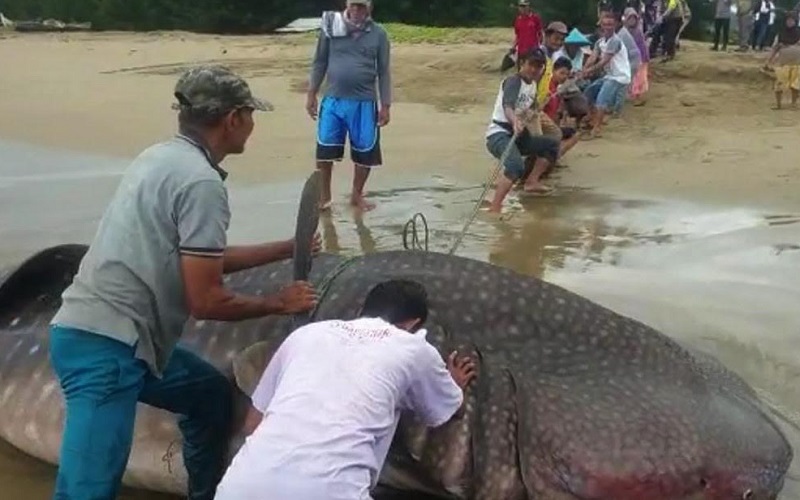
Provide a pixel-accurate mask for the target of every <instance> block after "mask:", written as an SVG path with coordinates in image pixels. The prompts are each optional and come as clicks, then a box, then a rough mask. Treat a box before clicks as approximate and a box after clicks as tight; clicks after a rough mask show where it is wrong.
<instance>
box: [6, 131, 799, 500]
mask: <svg viewBox="0 0 800 500" xmlns="http://www.w3.org/2000/svg"><path fill="white" fill-rule="evenodd" d="M0 146H2V144H0ZM7 165H8V164H6V165H3V166H2V167H0V180H3V179H5V180H6V181H7V182H6V183H2V182H0V241H3V242H4V245H3V249H2V253H0V261H2V263H3V264H7V263H9V262H11V261H13V260H17V259H19V258H23V257H25V256H27V255H30V254H31V253H33V252H34V251H37V250H40V249H41V248H43V247H44V246H47V245H51V244H55V243H63V242H67V241H72V242H88V241H89V239H90V238H91V236H92V235H93V232H94V227H95V226H96V222H97V220H98V219H99V217H100V215H101V214H102V210H103V208H104V206H105V203H106V200H107V199H108V197H109V196H110V195H111V193H112V192H113V189H114V187H115V186H116V182H117V179H116V178H115V177H114V175H113V172H112V173H110V174H109V173H108V172H107V171H104V173H103V174H102V175H97V176H96V177H95V178H93V180H92V182H89V183H87V182H86V181H85V178H84V177H82V176H80V175H72V173H74V172H78V171H80V169H81V168H84V169H85V168H86V162H77V161H76V162H73V163H72V164H71V165H72V168H71V169H70V168H66V167H63V168H62V171H60V172H59V173H58V174H59V175H58V176H57V179H56V178H55V177H54V178H52V179H51V178H47V179H45V178H38V177H36V176H38V175H39V174H40V172H37V171H36V169H32V170H30V171H29V173H28V174H26V175H29V176H31V175H32V176H34V177H36V178H35V179H34V178H25V179H18V178H14V182H13V183H12V182H11V181H9V179H11V178H12V177H14V176H15V175H18V172H13V171H9V170H8V168H9V167H8V166H7ZM60 165H62V166H63V165H65V163H64V162H62V163H60ZM66 165H67V166H69V165H70V163H69V162H66ZM87 172H88V171H87ZM41 175H43V176H45V177H46V176H47V174H46V173H43V172H41ZM87 175H88V174H87ZM389 182H391V186H390V185H388V184H389ZM301 185H302V183H301V182H296V183H290V184H281V185H236V184H235V183H233V184H232V185H231V187H230V198H231V203H232V205H233V207H232V208H233V213H234V217H233V221H232V226H231V241H232V242H240V241H246V242H252V241H265V240H268V239H272V238H279V237H288V236H289V235H290V234H291V233H292V228H291V227H290V225H291V224H292V223H293V221H294V212H295V210H296V200H297V197H298V195H299V192H300V189H301ZM87 186H91V187H90V191H88V192H90V193H91V195H92V196H87ZM374 189H375V191H374V192H373V193H372V197H373V199H374V201H376V202H377V203H378V208H377V209H376V210H375V211H373V212H370V213H368V214H366V215H363V216H362V215H359V214H358V213H356V212H355V211H353V210H351V209H349V208H348V207H346V205H343V204H341V203H338V204H336V205H334V209H333V211H332V212H331V213H327V214H323V215H322V217H321V218H320V232H321V234H322V237H323V244H324V248H325V250H326V251H328V252H333V253H340V254H345V255H356V254H363V253H371V252H375V251H381V250H397V249H401V248H402V233H403V228H404V225H405V224H406V221H407V220H409V219H410V218H411V217H412V216H413V215H414V214H415V213H417V212H420V213H423V214H424V215H425V217H426V219H427V223H428V228H429V238H430V239H429V241H428V246H429V249H430V250H431V251H439V252H447V251H449V249H450V248H451V246H452V244H453V241H454V240H455V238H456V236H457V235H458V233H459V232H460V231H461V229H462V227H463V223H464V217H466V215H467V214H469V213H470V211H471V209H472V208H473V206H474V203H475V197H476V196H477V195H478V193H479V192H480V191H481V187H480V186H474V185H472V186H465V185H462V184H459V183H458V182H455V181H451V180H448V179H444V178H441V177H435V178H434V177H431V178H422V179H420V178H414V179H398V178H393V179H391V181H386V180H382V179H376V181H375V183H374ZM514 205H515V206H514V208H513V209H512V211H511V214H510V217H506V218H504V219H497V218H494V217H489V216H485V215H483V214H482V215H479V216H478V217H477V218H476V220H475V221H474V222H473V223H472V224H471V225H470V227H469V229H468V231H467V233H466V236H465V239H464V242H463V244H462V246H461V248H460V249H459V252H458V254H459V255H462V256H466V257H472V258H476V259H480V260H484V261H489V262H492V263H494V264H496V265H500V266H505V267H509V268H512V269H514V270H516V271H518V272H521V273H525V274H529V275H534V276H539V277H543V278H544V279H546V280H548V281H551V282H554V283H556V284H559V285H561V286H564V287H566V288H569V289H571V290H573V291H575V292H577V293H580V294H582V295H585V296H587V297H589V298H590V299H593V300H595V301H597V302H599V303H601V304H604V305H607V306H608V307H611V308H612V309H615V310H617V311H618V312H620V313H622V314H626V315H629V316H632V317H634V318H637V319H640V320H642V321H644V322H646V323H648V324H650V325H652V326H655V327H656V328H658V329H661V330H662V331H664V332H665V333H668V334H670V335H672V336H674V337H675V338H676V339H679V341H682V342H686V343H687V344H690V345H692V346H695V347H699V348H702V349H704V350H707V351H709V352H712V353H713V354H715V355H717V356H719V357H720V359H722V360H723V362H724V363H725V364H727V365H728V366H729V367H731V368H732V369H734V370H736V371H738V372H739V373H740V374H742V375H743V376H744V377H745V378H746V379H747V380H748V381H749V382H750V383H751V384H752V385H754V386H755V387H756V388H757V389H758V390H760V391H761V392H762V394H764V396H765V398H766V399H767V400H768V401H770V403H771V404H772V405H773V406H774V407H776V408H777V409H779V411H780V412H781V413H782V414H783V415H785V416H786V418H785V420H786V421H787V422H789V423H800V397H798V396H797V394H796V391H794V388H795V387H797V383H798V382H800V359H798V358H797V356H796V354H794V353H795V352H796V348H795V336H796V335H797V332H798V331H800V313H798V312H796V311H797V306H796V304H797V303H798V301H800V283H798V282H797V280H796V278H795V277H796V270H797V269H798V268H800V217H798V216H796V215H792V214H766V215H764V214H760V213H756V212H752V211H749V210H746V209H741V208H738V209H727V208H711V207H704V206H698V205H693V204H688V203H679V202H675V201H659V200H619V199H614V198H610V197H606V196H602V195H599V194H596V193H592V192H590V191H586V190H580V189H562V190H561V191H560V193H558V194H556V195H554V196H551V197H546V198H537V199H533V200H526V201H524V202H519V203H516V204H514ZM264 214H269V217H264V216H263V215H264ZM786 428H787V433H788V434H789V436H790V439H791V440H792V441H793V443H794V444H795V446H798V443H800V433H799V432H797V431H796V430H794V429H793V428H792V427H791V425H786ZM796 449H800V448H796ZM53 470H54V469H53V468H52V467H50V466H47V465H44V464H42V463H40V462H38V461H36V460H33V459H30V458H28V457H25V456H22V455H21V453H19V452H17V451H16V450H13V449H11V448H10V447H9V446H7V445H2V446H0V482H2V484H4V488H10V489H9V490H7V491H11V492H12V493H13V494H12V495H11V498H47V497H48V496H49V494H50V492H51V491H52V480H53ZM792 475H793V476H792V478H790V479H789V480H788V482H787V486H786V491H785V493H784V495H783V496H782V498H800V483H798V481H797V480H796V479H793V478H797V477H800V472H798V470H797V465H796V464H795V465H794V467H793V469H792ZM5 485H10V486H5ZM125 495H126V496H123V497H121V498H128V499H131V500H133V499H142V500H143V499H158V498H167V497H164V496H161V495H156V494H152V493H146V492H126V493H125Z"/></svg>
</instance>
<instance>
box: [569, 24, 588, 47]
mask: <svg viewBox="0 0 800 500" xmlns="http://www.w3.org/2000/svg"><path fill="white" fill-rule="evenodd" d="M564 43H573V44H575V45H591V44H592V42H590V41H589V39H588V38H586V35H584V34H583V33H581V32H580V31H578V28H572V31H570V32H569V35H567V37H566V38H565V39H564Z"/></svg>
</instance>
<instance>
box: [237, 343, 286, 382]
mask: <svg viewBox="0 0 800 500" xmlns="http://www.w3.org/2000/svg"><path fill="white" fill-rule="evenodd" d="M276 349H277V344H276V343H274V342H268V341H262V342H256V343H255V344H253V345H251V346H250V347H248V348H247V349H244V350H242V351H241V352H240V353H239V354H237V355H236V357H235V358H233V378H234V380H235V382H236V386H237V387H239V389H240V390H241V391H242V392H244V393H245V394H247V395H248V396H251V395H252V394H253V391H254V390H255V389H256V385H258V381H259V380H260V379H261V375H262V374H263V373H264V369H265V368H266V367H267V363H268V362H269V360H270V359H271V358H272V355H273V354H275V350H276Z"/></svg>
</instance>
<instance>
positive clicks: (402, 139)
mask: <svg viewBox="0 0 800 500" xmlns="http://www.w3.org/2000/svg"><path fill="white" fill-rule="evenodd" d="M510 37H511V33H510V31H505V30H478V34H477V35H475V36H470V37H467V38H466V39H465V40H464V41H463V43H459V44H457V45H456V44H449V45H433V44H403V43H397V44H394V46H393V73H394V75H393V77H394V88H395V95H396V103H395V105H394V106H393V108H392V122H391V124H390V125H389V126H388V127H387V128H386V129H385V130H384V131H383V132H382V141H383V149H384V159H385V166H384V167H383V168H381V169H380V170H378V171H377V172H376V173H375V174H374V177H373V178H371V179H370V183H369V184H368V187H367V191H368V192H367V195H368V196H370V197H372V198H373V199H374V200H375V201H376V202H377V203H378V209H377V210H376V211H375V212H372V213H370V214H368V215H367V216H365V217H364V218H363V219H362V218H359V217H353V216H352V215H351V214H350V213H349V212H348V211H346V210H344V203H345V199H346V198H345V195H346V192H347V189H348V187H349V184H350V179H351V168H350V163H349V162H345V163H343V164H342V166H341V167H339V168H337V169H336V173H335V179H334V190H335V197H336V198H335V200H334V201H335V202H336V203H337V206H335V207H334V212H333V215H330V216H327V217H324V218H323V219H322V220H321V230H322V232H323V238H324V241H325V249H326V250H327V251H331V252H340V253H343V254H357V253H367V252H371V251H375V250H383V249H397V248H400V244H401V238H400V233H401V231H402V228H403V224H404V223H405V222H406V220H408V217H409V216H410V215H412V214H413V213H414V212H416V211H421V212H424V213H425V214H426V216H427V217H428V220H429V223H430V226H431V249H432V250H440V251H447V249H448V248H449V245H450V244H451V242H452V240H453V238H454V236H455V234H457V233H458V231H460V230H461V227H462V224H463V222H464V218H465V217H466V215H467V214H468V213H469V212H470V211H471V210H472V208H473V206H474V204H475V201H476V196H477V195H478V194H479V193H480V183H482V182H483V181H484V180H485V179H486V178H487V176H488V174H489V173H490V171H491V170H492V169H493V168H494V166H495V164H494V161H493V159H492V158H491V156H490V155H489V153H488V152H487V151H486V149H485V145H484V132H485V129H486V126H487V124H488V121H489V117H490V113H491V106H492V103H493V101H494V99H495V96H496V93H497V90H498V86H499V84H500V81H501V75H500V73H499V71H498V69H497V68H498V66H499V63H500V58H501V57H502V55H503V53H504V51H505V50H507V47H508V44H509V42H510ZM682 46H683V48H682V50H681V51H680V52H679V55H678V58H677V59H676V60H675V61H673V62H672V63H670V64H666V65H660V64H658V63H657V62H655V63H654V64H653V66H652V67H651V68H652V69H651V75H652V76H651V92H650V94H649V98H648V101H647V103H646V104H645V105H644V106H641V107H632V106H628V107H627V108H626V109H625V111H624V113H623V116H622V117H621V118H619V119H615V120H612V121H611V123H610V125H609V126H608V127H607V128H606V129H605V130H604V137H603V138H601V139H597V140H593V141H588V142H581V143H579V144H578V146H577V147H576V148H575V149H574V150H573V152H571V153H570V154H569V155H568V156H567V157H566V158H565V163H566V164H567V165H568V166H569V168H566V169H563V170H558V171H557V172H556V173H555V174H554V175H553V179H552V181H551V182H552V183H553V184H554V185H555V186H556V187H557V193H556V196H553V197H549V198H541V199H535V200H528V201H526V202H525V203H524V204H520V203H518V202H512V203H511V205H513V207H512V212H513V213H514V216H513V217H512V218H511V219H510V220H503V221H500V222H498V221H497V220H494V219H490V218H489V217H485V218H484V217H479V218H478V220H476V222H475V223H474V224H473V226H472V229H471V232H470V235H469V237H468V238H466V239H465V243H464V246H463V248H462V250H461V251H460V252H459V254H460V255H465V256H469V257H474V258H478V259H482V260H486V261H490V262H492V263H494V264H497V265H502V266H507V267H509V268H511V269H514V270H515V271H518V272H522V273H526V274H530V275H534V276H539V277H543V278H545V279H548V280H549V281H552V282H553V283H556V284H560V285H561V286H565V287H567V288H569V289H571V290H573V291H575V292H577V293H581V294H583V295H585V296H586V297H589V298H591V299H592V300H595V301H597V302H599V303H601V304H603V305H606V306H608V307H610V308H613V309H615V310H617V311H619V312H621V313H623V314H626V315H630V316H631V317H634V318H636V319H639V320H640V321H643V322H646V323H648V324H650V325H652V326H655V327H656V328H658V329H660V330H662V331H663V332H664V333H667V334H668V335H671V336H674V337H676V338H679V339H681V340H683V341H686V342H687V343H689V344H691V345H694V346H699V347H701V348H702V349H705V350H707V351H708V352H711V353H714V354H715V355H717V356H719V357H720V359H721V360H722V361H723V362H724V363H725V364H726V365H728V366H729V367H731V368H733V369H734V370H736V371H737V372H739V373H740V374H741V375H742V376H743V377H745V379H746V380H747V381H748V382H750V383H751V384H753V385H754V387H756V388H757V390H758V391H759V393H760V394H762V395H764V397H765V399H767V400H768V401H770V403H771V404H772V405H773V406H775V407H777V408H780V409H781V411H783V412H784V414H785V415H788V417H787V419H788V421H790V422H791V423H793V425H794V426H795V427H794V428H795V430H797V429H800V397H798V395H797V391H796V387H797V383H798V382H800V356H798V354H797V349H796V335H797V332H798V331H800V330H799V329H800V314H798V313H796V312H794V311H796V303H797V300H798V299H800V286H798V284H797V280H796V278H795V275H796V269H797V268H798V266H800V252H799V251H798V249H800V246H798V245H797V243H798V241H800V236H799V235H798V230H800V216H798V215H797V214H800V196H798V193H799V192H800V163H798V152H800V149H799V148H798V137H800V135H798V132H800V111H792V110H788V109H787V110H784V111H772V110H771V109H770V108H771V106H772V104H773V101H774V98H773V93H772V89H771V81H770V79H769V77H767V76H766V75H765V74H763V73H761V72H760V71H759V67H760V66H761V65H763V62H764V60H765V58H766V55H765V54H763V53H762V54H758V55H753V54H734V53H727V54H720V53H717V52H712V51H710V50H709V46H708V45H707V44H700V43H693V42H682ZM313 47H314V38H313V36H309V35H288V36H280V37H266V36H245V37H225V36H210V35H196V34H189V33H177V32H169V33H165V32H155V33H90V34H89V33H73V34H27V35H23V34H14V33H8V32H5V33H4V32H0V60H2V61H4V62H5V64H4V66H3V69H2V71H0V89H1V90H2V92H0V152H3V153H4V154H6V155H7V156H6V158H5V160H4V162H2V163H0V242H2V245H0V267H2V266H4V265H7V264H9V263H11V262H15V261H17V260H18V259H21V258H23V257H25V256H28V255H30V254H31V253H32V252H34V251H37V250H40V249H42V248H43V247H45V246H47V245H54V244H58V243H65V242H67V241H69V242H88V240H89V239H90V238H91V236H92V234H93V232H94V230H95V228H96V222H97V220H98V218H99V216H100V215H101V213H102V209H103V208H104V206H105V203H106V201H107V199H108V197H109V196H110V195H111V193H112V192H113V190H114V189H115V187H116V183H117V181H118V175H119V173H120V172H121V170H122V169H124V167H125V165H126V163H127V161H128V160H129V159H130V158H132V157H133V156H135V155H136V154H138V153H139V152H140V151H141V150H142V149H143V148H146V147H147V146H149V145H150V144H152V143H154V142H156V141H160V140H162V139H165V138H168V137H169V136H170V135H171V134H173V133H174V132H175V112H174V111H173V110H171V109H170V105H171V103H172V102H173V100H174V99H173V97H172V88H173V86H174V83H175V80H176V79H177V77H178V75H179V73H180V72H181V71H182V70H183V69H185V68H186V67H187V66H188V65H190V64H192V63H196V62H204V61H214V62H222V63H225V64H227V65H229V66H231V67H232V68H234V69H236V70H237V71H239V72H241V73H242V74H244V75H245V76H246V77H247V78H248V81H249V82H250V84H251V87H252V88H253V90H254V92H255V93H256V94H258V95H260V96H262V97H264V98H266V99H268V100H269V101H271V102H272V103H273V104H274V106H275V108H276V109H275V111H274V112H273V113H269V114H260V115H257V117H256V119H257V123H256V130H255V132H254V134H253V136H252V138H251V139H250V142H249V143H248V150H247V151H246V153H245V154H244V155H241V156H238V157H231V158H229V159H227V160H226V162H225V166H226V168H227V169H228V170H229V171H230V172H231V176H230V177H229V181H228V183H229V186H230V189H231V193H232V194H231V203H232V208H233V212H234V220H233V226H232V228H231V241H232V242H246V241H262V240H263V239H264V235H269V236H270V238H273V237H278V236H280V237H285V236H288V235H289V234H290V231H291V228H292V226H293V224H294V217H295V214H296V200H297V196H296V195H297V193H298V192H299V188H300V185H301V182H302V180H303V179H304V178H305V177H306V175H307V174H308V173H309V172H310V171H311V169H313V166H314V137H315V127H314V122H312V121H311V119H310V118H309V117H308V116H307V115H306V113H305V110H304V100H305V97H304V89H305V82H306V79H307V74H308V68H309V63H310V58H311V55H312V52H313ZM512 198H513V197H512ZM520 205H522V207H520ZM265 214H267V215H268V216H265ZM790 437H791V440H792V442H793V444H794V446H795V450H797V449H798V448H797V446H798V443H800V431H798V432H796V431H792V432H791V435H790ZM791 474H792V477H791V478H790V480H789V482H788V483H787V488H786V490H785V492H784V494H783V495H782V496H781V498H782V499H800V481H799V480H798V479H797V478H799V477H800V466H799V465H798V464H797V463H795V465H794V466H793V468H792V470H791ZM53 476H54V469H53V468H52V467H50V466H45V465H43V464H41V463H40V462H38V461H36V460H34V459H30V458H28V457H23V456H22V454H21V452H19V451H18V450H14V449H12V448H11V447H10V445H7V444H5V443H3V444H0V481H2V482H3V484H4V485H10V486H8V487H7V488H8V489H7V492H8V494H9V495H10V496H9V498H11V499H12V500H16V499H17V498H20V499H22V498H31V499H45V498H49V495H50V494H51V492H52V481H53ZM4 488H6V486H4ZM4 498H5V497H4ZM121 498H128V499H137V500H145V499H147V500H154V499H158V498H164V497H162V496H160V495H157V494H152V493H147V492H144V493H143V492H126V493H125V495H124V496H123V497H121Z"/></svg>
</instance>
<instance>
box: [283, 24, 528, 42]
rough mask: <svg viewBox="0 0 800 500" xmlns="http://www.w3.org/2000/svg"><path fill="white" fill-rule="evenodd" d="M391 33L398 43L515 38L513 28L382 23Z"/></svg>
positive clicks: (313, 34) (311, 35) (304, 36)
mask: <svg viewBox="0 0 800 500" xmlns="http://www.w3.org/2000/svg"><path fill="white" fill-rule="evenodd" d="M381 24H382V26H383V27H384V28H386V31H387V32H388V33H389V39H390V40H391V41H392V43H397V44H432V45H458V44H461V43H474V44H497V43H502V44H508V45H509V46H511V42H512V41H513V40H514V33H513V31H512V30H511V28H510V27H509V28H441V27H436V26H415V25H411V24H402V23H385V24H384V23H381ZM317 36H318V32H316V31H315V32H310V33H303V34H301V35H299V36H297V35H289V36H285V35H284V37H285V38H284V39H285V40H293V39H297V40H302V41H311V40H316V39H317Z"/></svg>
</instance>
